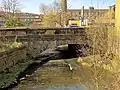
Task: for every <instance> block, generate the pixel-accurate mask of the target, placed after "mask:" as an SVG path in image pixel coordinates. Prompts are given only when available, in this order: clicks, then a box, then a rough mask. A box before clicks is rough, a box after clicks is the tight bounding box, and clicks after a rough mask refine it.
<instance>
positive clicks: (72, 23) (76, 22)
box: [68, 19, 88, 27]
mask: <svg viewBox="0 0 120 90" xmlns="http://www.w3.org/2000/svg"><path fill="white" fill-rule="evenodd" d="M68 25H69V26H70V27H82V26H88V21H87V19H85V20H84V21H83V22H82V21H81V20H69V22H68Z"/></svg>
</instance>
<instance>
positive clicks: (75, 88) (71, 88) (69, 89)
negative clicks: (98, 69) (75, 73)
mask: <svg viewBox="0 0 120 90" xmlns="http://www.w3.org/2000/svg"><path fill="white" fill-rule="evenodd" d="M30 90H88V89H87V88H86V87H85V86H84V85H79V84H75V85H67V86H64V85H61V86H53V87H33V88H31V89H30Z"/></svg>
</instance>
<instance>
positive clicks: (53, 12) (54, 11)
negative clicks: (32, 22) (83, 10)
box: [40, 0, 71, 26]
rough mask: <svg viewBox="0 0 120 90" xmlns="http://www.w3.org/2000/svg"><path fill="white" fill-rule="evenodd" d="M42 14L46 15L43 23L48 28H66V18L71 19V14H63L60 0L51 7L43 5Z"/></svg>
mask: <svg viewBox="0 0 120 90" xmlns="http://www.w3.org/2000/svg"><path fill="white" fill-rule="evenodd" d="M40 12H41V13H43V14H44V18H43V23H44V25H47V26H56V25H57V26H64V20H65V19H64V18H66V20H68V19H69V18H70V17H71V16H70V14H69V12H62V9H61V2H60V0H57V1H54V2H53V3H52V4H50V5H45V4H41V5H40Z"/></svg>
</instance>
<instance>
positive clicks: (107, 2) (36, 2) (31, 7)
mask: <svg viewBox="0 0 120 90" xmlns="http://www.w3.org/2000/svg"><path fill="white" fill-rule="evenodd" d="M18 1H19V2H20V3H21V8H22V11H24V12H32V13H40V10H39V7H40V4H41V3H44V4H50V3H52V2H53V1H54V0H18ZM97 1H98V2H97ZM1 2H2V0H0V3H1ZM113 4H115V0H68V8H74V9H80V8H81V7H82V6H85V8H88V7H89V6H91V5H92V6H94V7H95V8H108V6H111V5H113Z"/></svg>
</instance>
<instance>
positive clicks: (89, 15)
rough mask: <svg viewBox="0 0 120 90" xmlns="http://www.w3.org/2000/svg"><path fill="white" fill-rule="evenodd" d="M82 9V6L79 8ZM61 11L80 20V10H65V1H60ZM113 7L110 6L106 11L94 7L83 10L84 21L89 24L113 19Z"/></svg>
mask: <svg viewBox="0 0 120 90" xmlns="http://www.w3.org/2000/svg"><path fill="white" fill-rule="evenodd" d="M81 7H82V6H81ZM62 9H63V10H62V11H63V12H66V10H67V13H69V15H70V16H71V18H69V19H75V20H79V19H81V15H82V9H67V0H62ZM114 15H115V5H113V6H110V7H109V8H108V9H95V8H94V7H89V9H84V19H88V21H89V22H91V21H93V20H96V19H98V18H101V19H104V20H105V19H108V18H114V17H115V16H114Z"/></svg>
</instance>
